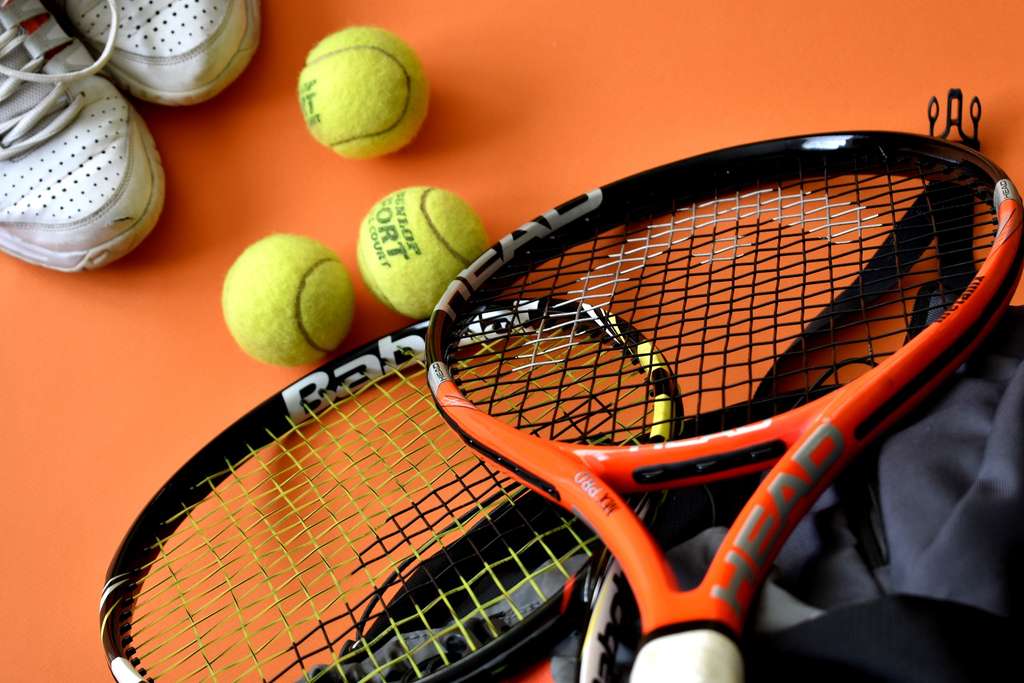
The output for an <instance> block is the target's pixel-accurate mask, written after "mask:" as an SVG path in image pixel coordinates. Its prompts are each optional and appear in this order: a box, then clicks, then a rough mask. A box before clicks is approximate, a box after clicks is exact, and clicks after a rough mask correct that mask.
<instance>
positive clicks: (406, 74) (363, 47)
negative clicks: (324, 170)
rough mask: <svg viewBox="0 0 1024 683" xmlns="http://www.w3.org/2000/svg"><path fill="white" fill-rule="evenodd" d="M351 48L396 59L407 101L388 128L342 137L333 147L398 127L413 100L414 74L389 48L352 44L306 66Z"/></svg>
mask: <svg viewBox="0 0 1024 683" xmlns="http://www.w3.org/2000/svg"><path fill="white" fill-rule="evenodd" d="M350 50H376V51H377V52H380V53H381V54H382V55H384V56H385V57H387V58H388V59H391V60H392V61H394V63H395V64H397V65H398V68H399V69H401V70H402V75H403V76H404V77H405V102H404V103H403V104H402V111H401V113H399V115H398V119H397V120H396V121H395V122H394V123H392V124H391V125H390V126H388V127H387V128H384V129H382V130H379V131H376V132H373V133H360V134H359V135H356V136H354V137H350V138H342V139H341V140H335V141H333V142H331V143H330V146H331V147H337V146H338V145H347V144H348V143H350V142H355V141H356V140H363V139H365V138H373V137H378V136H380V135H384V134H386V133H390V132H391V131H393V130H394V129H395V128H398V126H399V125H401V123H402V121H404V120H405V115H406V114H407V113H409V104H410V103H411V102H412V76H410V74H409V70H408V69H406V68H405V65H404V64H402V62H401V60H399V59H398V57H396V56H395V55H393V54H391V53H390V52H388V51H387V50H385V49H383V48H381V47H378V46H376V45H350V46H348V47H343V48H341V49H340V50H334V51H332V52H328V53H326V54H323V55H321V56H319V57H317V58H316V59H314V60H313V61H311V62H307V63H306V66H310V65H312V64H316V63H317V62H320V61H322V60H324V59H327V58H328V57H332V56H334V55H338V54H341V53H342V52H349V51H350Z"/></svg>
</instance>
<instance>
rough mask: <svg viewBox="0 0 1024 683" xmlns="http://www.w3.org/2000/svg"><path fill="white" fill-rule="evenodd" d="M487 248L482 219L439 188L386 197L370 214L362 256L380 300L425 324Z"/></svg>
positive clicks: (363, 229) (362, 235)
mask: <svg viewBox="0 0 1024 683" xmlns="http://www.w3.org/2000/svg"><path fill="white" fill-rule="evenodd" d="M487 243H488V240H487V233H485V232H484V226H483V224H482V223H481V222H480V218H479V217H478V216H477V215H476V213H475V212H474V211H473V209H472V208H471V207H470V206H469V205H468V204H467V203H466V202H464V201H463V200H462V199H460V198H459V197H457V196H456V195H454V194H452V193H451V192H447V191H445V190H439V189H437V188H434V187H409V188H406V189H404V190H398V191H397V192H393V193H391V194H389V195H388V196H387V197H384V199H382V200H380V201H379V202H377V204H376V205H374V207H373V208H372V209H370V212H369V213H368V214H366V218H364V219H363V224H362V227H361V228H360V231H359V242H358V244H357V245H356V256H357V259H358V262H359V272H360V273H362V275H363V280H364V281H365V282H366V285H367V286H368V287H369V288H370V291H372V292H373V293H374V295H375V296H376V297H377V298H378V299H380V300H381V301H382V302H383V303H384V304H385V305H386V306H387V307H388V308H391V309H392V310H395V311H398V312H399V313H401V314H403V315H407V316H409V317H410V318H417V319H422V318H426V317H427V316H428V315H430V311H431V310H432V309H433V308H434V305H435V304H436V303H437V301H438V299H440V298H441V295H442V294H444V290H445V289H446V288H447V287H448V284H449V283H450V282H451V281H452V280H453V279H455V276H456V275H458V274H459V273H460V272H461V271H462V269H463V268H465V267H466V266H468V265H469V264H470V263H472V262H473V260H474V259H475V258H476V257H477V256H479V255H480V254H481V253H482V252H483V250H484V249H485V248H486V247H487Z"/></svg>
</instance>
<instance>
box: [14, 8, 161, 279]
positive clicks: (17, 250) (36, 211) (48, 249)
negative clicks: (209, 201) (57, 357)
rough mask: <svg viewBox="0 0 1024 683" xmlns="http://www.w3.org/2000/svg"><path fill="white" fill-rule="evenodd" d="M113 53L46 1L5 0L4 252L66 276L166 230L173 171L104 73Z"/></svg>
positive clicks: (101, 261) (112, 256)
mask: <svg viewBox="0 0 1024 683" xmlns="http://www.w3.org/2000/svg"><path fill="white" fill-rule="evenodd" d="M110 1H111V2H112V0H110ZM26 26H35V27H36V28H35V29H34V30H31V31H30V30H29V29H27V28H26ZM112 50H113V36H110V37H109V40H108V44H107V49H105V50H104V52H103V54H102V55H100V57H99V59H95V60H94V59H93V57H92V55H90V54H89V52H88V51H87V50H86V49H85V47H83V46H82V44H81V43H79V42H78V41H75V40H72V39H71V38H69V37H68V36H67V34H65V33H64V31H63V30H62V29H61V28H60V26H59V25H58V24H57V22H56V21H55V20H54V19H53V17H52V16H50V15H49V13H48V12H47V11H46V9H45V8H44V7H43V5H42V4H40V2H39V0H0V250H3V251H5V252H7V253H9V254H11V255H13V256H16V257H18V258H20V259H22V260H24V261H28V262H30V263H35V264H38V265H41V266H46V267H48V268H54V269H56V270H63V271H77V270H83V269H86V268H98V267H100V266H102V265H105V264H107V263H109V262H110V261H113V260H114V259H117V258H119V257H121V256H123V255H124V254H126V253H128V252H129V251H131V250H132V249H133V248H135V246H136V245H138V243H139V242H141V241H142V239H143V238H144V237H145V236H146V235H147V234H149V231H150V230H152V228H153V226H154V225H155V224H156V221H157V218H158V216H159V215H160V210H161V208H162V207H163V201H164V175H163V169H162V168H161V166H160V157H159V155H158V154H157V151H156V146H155V145H154V143H153V138H152V137H151V136H150V134H149V130H147V128H146V124H145V123H143V121H142V119H141V118H139V116H138V114H136V113H135V110H134V109H132V107H131V105H129V104H128V102H127V101H126V100H125V98H124V96H123V95H122V94H121V93H120V92H118V90H117V88H115V87H114V85H113V84H112V83H111V82H110V81H108V80H107V79H105V78H103V77H101V76H97V75H95V74H96V72H98V71H99V70H100V69H102V68H103V66H104V64H105V63H106V61H107V60H108V59H109V57H110V54H111V52H112Z"/></svg>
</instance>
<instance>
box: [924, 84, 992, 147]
mask: <svg viewBox="0 0 1024 683" xmlns="http://www.w3.org/2000/svg"><path fill="white" fill-rule="evenodd" d="M963 112H964V94H963V92H961V90H960V88H950V89H949V93H948V94H947V96H946V129H945V130H944V131H942V132H941V133H939V134H938V135H936V134H935V124H936V122H937V121H938V120H939V100H938V98H937V97H935V96H934V95H933V96H932V98H931V99H930V100H928V134H929V135H931V136H933V137H939V138H942V139H943V140H948V139H949V133H950V131H952V130H953V129H954V128H956V132H957V134H958V135H959V136H960V142H961V143H963V144H964V145H967V146H968V147H970V148H972V149H976V150H980V149H981V141H980V140H979V139H978V126H979V124H980V123H981V100H979V99H978V98H977V97H973V98H971V107H970V116H971V122H972V123H973V124H974V126H973V127H974V130H973V132H972V134H971V135H968V134H967V132H966V131H965V130H964V126H963Z"/></svg>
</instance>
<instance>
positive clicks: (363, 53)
mask: <svg viewBox="0 0 1024 683" xmlns="http://www.w3.org/2000/svg"><path fill="white" fill-rule="evenodd" d="M428 99H429V88H428V86H427V79H426V77H424V75H423V67H422V66H421V65H420V60H419V59H418V58H417V57H416V53H415V52H413V51H412V49H411V48H410V47H409V46H408V45H406V44H405V43H404V42H402V40H401V39H400V38H399V37H398V36H396V35H395V34H393V33H390V32H388V31H385V30H384V29H380V28H374V27H371V26H354V27H352V28H347V29H345V30H344V31H339V32H338V33H334V34H332V35H329V36H327V37H326V38H324V39H323V40H321V41H320V42H319V43H318V44H317V45H316V47H314V48H313V50H312V51H311V52H310V53H309V56H308V57H306V66H305V68H304V69H303V70H302V74H301V75H300V76H299V104H300V105H301V106H302V113H303V115H304V116H305V117H306V125H307V126H308V127H309V131H310V132H311V133H312V134H313V137H314V138H316V139H317V140H318V141H319V142H320V143H321V144H322V145H325V146H327V147H330V148H331V149H333V150H334V151H335V152H337V153H338V154H340V155H342V156H344V157H348V158H350V159H365V158H367V157H375V156H380V155H381V154H387V153H388V152H394V151H395V150H397V149H399V148H401V147H404V146H405V145H407V144H408V143H409V141H410V140H412V139H413V138H414V137H416V133H417V132H418V131H419V129H420V125H421V124H422V123H423V119H424V118H425V117H426V115H427V100H428Z"/></svg>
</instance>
